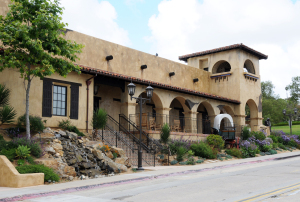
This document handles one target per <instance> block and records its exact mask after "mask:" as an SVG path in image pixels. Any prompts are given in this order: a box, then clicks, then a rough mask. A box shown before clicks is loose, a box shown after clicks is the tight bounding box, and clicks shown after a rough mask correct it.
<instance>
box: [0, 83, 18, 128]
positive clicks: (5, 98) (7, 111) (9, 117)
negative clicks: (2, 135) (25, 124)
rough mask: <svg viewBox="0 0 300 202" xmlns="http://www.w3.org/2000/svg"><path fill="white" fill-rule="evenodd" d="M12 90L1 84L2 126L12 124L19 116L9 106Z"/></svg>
mask: <svg viewBox="0 0 300 202" xmlns="http://www.w3.org/2000/svg"><path fill="white" fill-rule="evenodd" d="M9 96H10V90H9V89H8V88H6V86H5V85H2V84H0V125H2V124H4V123H12V122H13V120H14V118H15V117H16V115H17V112H16V111H15V110H14V108H13V107H11V106H9V105H8V104H9Z"/></svg>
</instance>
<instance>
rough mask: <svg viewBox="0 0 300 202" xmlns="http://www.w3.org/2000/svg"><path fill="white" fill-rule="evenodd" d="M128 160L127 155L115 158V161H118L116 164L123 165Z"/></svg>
mask: <svg viewBox="0 0 300 202" xmlns="http://www.w3.org/2000/svg"><path fill="white" fill-rule="evenodd" d="M126 161H128V158H127V157H119V158H116V159H115V163H118V164H123V165H125V162H126Z"/></svg>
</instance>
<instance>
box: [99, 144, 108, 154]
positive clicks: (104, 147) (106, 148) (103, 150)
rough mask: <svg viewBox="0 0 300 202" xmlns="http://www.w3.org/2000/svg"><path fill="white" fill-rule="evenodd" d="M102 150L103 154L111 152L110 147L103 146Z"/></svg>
mask: <svg viewBox="0 0 300 202" xmlns="http://www.w3.org/2000/svg"><path fill="white" fill-rule="evenodd" d="M100 150H101V151H102V152H109V151H110V147H109V146H108V145H103V146H102V147H101V148H100Z"/></svg>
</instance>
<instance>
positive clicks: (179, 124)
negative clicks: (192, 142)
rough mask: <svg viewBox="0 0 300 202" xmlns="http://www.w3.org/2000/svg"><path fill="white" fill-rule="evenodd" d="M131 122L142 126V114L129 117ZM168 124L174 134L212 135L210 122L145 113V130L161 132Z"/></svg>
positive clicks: (143, 117)
mask: <svg viewBox="0 0 300 202" xmlns="http://www.w3.org/2000/svg"><path fill="white" fill-rule="evenodd" d="M129 118H130V120H131V121H133V122H135V123H136V124H137V125H138V126H140V114H131V115H129ZM165 123H168V124H169V126H170V128H171V131H172V132H183V133H204V134H210V133H211V123H210V120H203V119H196V118H189V117H185V116H172V115H166V114H154V113H143V114H142V123H141V124H142V128H143V130H153V131H160V130H161V128H162V126H163V125H164V124H165Z"/></svg>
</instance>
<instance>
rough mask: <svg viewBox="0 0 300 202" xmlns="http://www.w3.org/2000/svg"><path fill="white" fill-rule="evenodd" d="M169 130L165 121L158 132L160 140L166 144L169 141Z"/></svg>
mask: <svg viewBox="0 0 300 202" xmlns="http://www.w3.org/2000/svg"><path fill="white" fill-rule="evenodd" d="M170 132H171V129H170V127H169V125H168V124H167V123H166V124H164V125H163V127H162V129H161V132H160V141H161V142H162V143H164V144H167V143H168V142H169V139H170Z"/></svg>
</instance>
